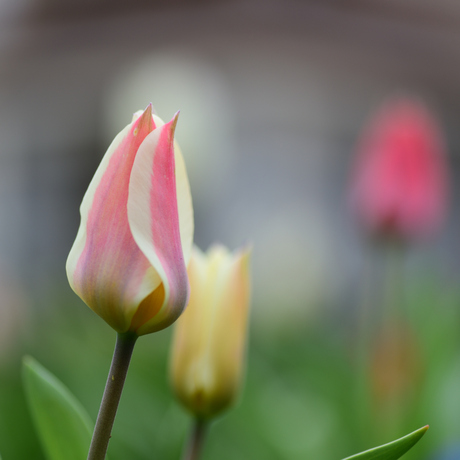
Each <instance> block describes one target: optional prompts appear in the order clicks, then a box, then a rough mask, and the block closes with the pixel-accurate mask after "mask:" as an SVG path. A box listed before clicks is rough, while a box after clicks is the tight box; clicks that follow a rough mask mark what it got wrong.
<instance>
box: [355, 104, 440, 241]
mask: <svg viewBox="0 0 460 460" xmlns="http://www.w3.org/2000/svg"><path fill="white" fill-rule="evenodd" d="M447 195H448V171H447V162H446V155H445V147H444V140H443V136H442V134H441V132H440V129H439V127H438V124H437V122H436V120H435V119H434V117H433V116H432V115H431V114H430V113H429V112H428V110H427V108H426V107H425V106H424V105H423V104H422V103H420V102H419V101H417V100H413V99H409V98H400V99H394V100H390V101H389V102H387V103H386V104H384V106H383V107H382V108H381V109H380V110H379V111H377V113H376V114H375V115H374V116H373V117H372V118H371V120H370V123H369V124H368V126H367V127H366V128H365V129H364V131H363V133H362V134H361V136H360V139H359V141H358V145H357V154H356V157H355V162H354V165H353V170H352V181H351V196H350V198H351V205H352V208H353V211H354V212H355V214H356V215H357V217H358V219H359V220H360V222H361V224H362V225H363V226H364V228H365V229H366V230H367V231H368V232H369V233H371V234H372V235H375V236H381V237H382V236H383V237H394V238H397V239H400V240H404V241H407V240H413V239H419V238H423V237H426V236H428V235H431V234H432V233H433V232H434V231H435V230H437V229H438V228H439V226H440V224H441V223H442V222H443V221H444V218H445V215H446V207H447Z"/></svg>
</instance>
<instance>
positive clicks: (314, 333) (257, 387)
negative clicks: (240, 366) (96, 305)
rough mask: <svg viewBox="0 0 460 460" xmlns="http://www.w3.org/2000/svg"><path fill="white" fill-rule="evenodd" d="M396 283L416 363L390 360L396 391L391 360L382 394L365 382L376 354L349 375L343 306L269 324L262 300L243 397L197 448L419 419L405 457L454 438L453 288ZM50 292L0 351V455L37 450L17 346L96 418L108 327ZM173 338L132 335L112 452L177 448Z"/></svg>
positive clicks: (324, 454) (331, 454)
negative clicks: (419, 431)
mask: <svg viewBox="0 0 460 460" xmlns="http://www.w3.org/2000/svg"><path fill="white" fill-rule="evenodd" d="M405 292H406V293H405V299H404V305H405V308H404V311H405V313H404V315H405V322H406V324H407V325H409V328H410V331H411V332H410V337H411V343H412V348H411V350H413V354H414V357H413V360H414V362H416V363H417V365H416V366H415V368H416V371H414V372H412V370H413V367H412V366H411V365H408V366H407V367H405V368H403V369H399V373H400V374H401V373H402V374H404V373H405V372H406V373H407V374H408V375H406V376H405V377H404V376H403V377H404V378H403V379H402V380H401V375H394V376H393V377H394V385H395V386H397V385H399V384H398V382H401V381H403V382H405V383H404V385H403V389H402V390H401V389H399V390H398V391H396V390H395V393H397V395H396V396H394V398H396V399H395V400H396V403H394V401H393V402H392V400H391V398H392V396H391V395H392V394H393V393H392V391H393V390H392V388H391V385H392V380H391V378H390V377H391V376H392V375H393V374H391V372H390V373H389V374H388V375H389V376H390V377H388V379H386V380H385V381H388V382H389V383H388V385H389V387H388V388H387V389H386V390H385V391H387V393H388V394H389V395H390V396H388V394H387V395H386V396H385V398H387V399H384V402H383V404H382V402H381V401H379V398H380V399H381V398H382V396H381V395H380V396H376V391H375V389H373V386H372V384H371V383H369V382H371V381H372V375H373V374H372V373H373V372H374V373H375V369H374V368H375V366H372V365H371V366H370V367H369V368H368V369H366V372H365V374H366V379H365V380H366V382H367V383H364V384H363V382H358V380H359V378H358V373H357V371H356V368H355V367H354V359H353V347H352V343H353V341H354V336H353V333H352V330H353V328H352V327H351V326H350V325H351V324H352V323H353V321H352V320H350V318H348V316H349V315H350V314H351V313H350V314H349V313H347V312H346V311H345V312H344V311H341V312H340V313H339V312H338V311H337V310H334V309H333V308H331V306H327V305H324V306H319V307H323V308H317V309H316V311H317V312H318V313H317V314H316V315H313V316H308V319H306V320H305V321H304V322H302V321H295V325H291V327H287V326H286V325H284V326H283V327H282V328H279V329H276V328H275V327H273V326H272V327H270V328H267V327H266V325H262V324H263V322H262V321H260V322H259V321H258V320H259V318H260V315H261V314H262V311H263V310H262V308H261V306H256V308H254V312H253V315H252V318H251V333H250V340H249V348H248V367H247V373H246V379H245V385H244V388H243V391H242V394H241V398H240V400H239V402H238V404H237V405H236V406H235V407H234V408H232V409H231V410H229V411H228V412H227V413H226V414H225V415H223V416H222V417H221V418H220V419H219V420H217V421H216V422H215V423H214V424H213V425H212V427H211V429H210V431H209V436H208V439H207V442H206V445H205V449H204V454H203V460H210V459H216V458H218V459H221V460H231V459H240V458H247V459H264V460H271V459H273V460H278V459H284V460H300V459H307V458H315V459H323V460H329V459H331V460H333V459H337V460H338V459H340V458H344V457H346V456H348V455H351V454H353V453H356V452H358V451H362V450H365V449H368V448H370V447H373V446H375V445H379V444H383V443H385V442H388V441H391V440H393V439H395V438H397V437H400V436H402V435H405V434H407V433H409V432H410V431H413V430H414V429H416V428H419V427H420V426H423V425H426V424H429V425H430V430H429V431H428V433H427V434H426V435H425V437H424V439H423V440H422V441H421V442H420V443H419V444H418V445H417V446H416V447H415V448H414V449H413V451H412V452H409V453H408V454H407V455H406V456H405V457H404V458H405V459H407V460H411V459H431V458H438V457H436V456H435V453H436V452H438V451H440V450H441V449H442V448H443V447H445V446H449V445H451V444H453V443H455V442H456V441H458V424H459V421H458V414H459V413H460V392H459V391H458V388H459V382H460V334H459V333H458V331H459V325H460V289H459V288H458V287H457V286H456V285H455V284H454V283H453V282H452V283H450V282H449V280H446V279H441V278H439V277H435V276H433V275H432V274H430V275H428V274H424V275H423V274H422V275H421V274H419V275H417V276H415V277H413V278H412V279H411V281H410V282H409V283H408V285H407V286H406V291H405ZM49 301H50V303H49V305H47V306H46V307H43V308H39V309H38V308H37V309H35V310H34V311H33V316H32V317H31V318H29V327H28V331H27V333H25V334H23V335H22V336H20V337H18V342H17V344H16V346H15V347H14V348H13V351H12V352H11V353H10V354H9V355H8V357H7V358H6V359H4V360H3V362H2V363H1V367H0V390H1V391H0V453H1V455H2V459H3V460H15V459H27V460H42V459H44V456H43V454H42V453H41V449H40V444H39V441H38V439H37V437H36V434H35V432H34V428H33V426H32V422H31V419H30V416H29V413H28V410H27V407H26V402H25V398H24V392H23V390H22V386H21V381H20V366H21V364H20V363H21V357H22V355H23V354H30V355H32V356H33V357H35V358H36V359H37V360H38V361H39V362H40V363H41V364H43V365H44V366H45V367H46V368H47V369H49V370H50V371H51V372H52V373H54V374H55V375H56V376H57V377H58V378H59V379H60V380H62V381H63V382H64V384H65V385H67V386H68V387H69V389H70V390H71V391H72V392H73V393H74V394H75V395H76V396H77V398H78V399H79V400H80V401H81V402H82V404H83V406H84V407H85V408H86V409H87V411H88V412H89V414H90V416H91V417H92V418H93V419H95V418H96V415H97V411H98V407H99V403H100V399H101V397H102V392H103V388H104V384H105V379H106V376H107V372H108V369H109V365H110V359H111V355H112V351H113V346H114V343H115V333H114V332H113V331H112V330H111V329H110V327H108V326H107V325H106V324H105V323H104V322H103V321H102V320H101V319H100V318H98V317H97V316H96V315H95V314H94V313H93V312H91V310H89V309H88V308H87V307H86V306H85V305H84V304H83V303H82V302H81V301H80V299H78V298H77V297H76V296H75V295H73V294H72V293H70V292H68V291H66V292H65V294H56V293H54V294H51V295H50V296H49ZM282 307H283V306H280V308H282ZM306 318H307V317H306ZM170 339H171V330H166V331H163V332H160V333H156V334H152V335H149V336H145V337H142V338H141V339H140V340H139V341H138V343H137V345H136V348H135V351H134V355H133V360H132V365H131V368H130V371H129V374H128V378H127V381H126V386H125V390H124V393H123V396H122V400H121V404H120V407H119V411H118V415H117V419H116V421H115V426H114V430H113V435H112V439H111V441H110V445H109V452H108V455H109V458H110V459H111V460H126V459H128V458H129V459H133V460H137V459H139V460H143V459H145V460H146V459H149V458H161V459H166V460H168V459H171V460H172V459H179V458H180V454H181V451H182V447H183V443H184V440H185V439H186V437H187V431H188V428H189V425H190V417H189V415H188V414H187V413H186V412H185V411H184V410H183V409H182V407H180V406H179V404H178V403H177V402H176V401H175V400H174V398H173V395H172V393H171V390H170V388H169V386H168V377H167V368H168V353H169V344H170ZM368 351H369V354H370V356H373V355H372V353H373V351H372V349H369V350H368ZM390 361H391V359H390ZM372 362H373V361H372V360H371V364H372ZM374 364H375V362H374ZM409 364H410V360H409ZM371 368H372V369H374V371H371ZM357 389H358V390H359V389H362V391H363V392H364V393H362V394H361V393H360V391H358V390H357ZM398 392H399V393H398ZM365 394H367V395H368V396H367V397H366V396H365ZM366 398H367V399H366ZM398 398H399V399H398ZM363 400H367V402H368V403H367V404H363ZM82 460H83V459H82Z"/></svg>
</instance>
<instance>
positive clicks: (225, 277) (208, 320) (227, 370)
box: [170, 246, 250, 419]
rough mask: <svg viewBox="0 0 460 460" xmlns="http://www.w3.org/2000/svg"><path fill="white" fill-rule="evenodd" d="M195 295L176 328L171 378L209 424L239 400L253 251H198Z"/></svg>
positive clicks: (192, 274)
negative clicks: (251, 252)
mask: <svg viewBox="0 0 460 460" xmlns="http://www.w3.org/2000/svg"><path fill="white" fill-rule="evenodd" d="M188 274H189V279H190V286H191V294H190V302H189V305H188V306H187V310H186V311H185V312H184V314H183V315H182V316H181V317H180V318H179V320H178V321H177V322H176V324H175V327H174V338H173V345H172V353H171V363H170V364H171V366H170V376H171V383H172V387H173V389H174V391H175V393H176V395H177V397H178V398H179V400H180V401H181V402H182V403H183V404H184V406H185V407H186V408H187V409H189V410H190V411H191V412H192V414H194V415H195V417H197V418H198V419H209V418H211V417H214V416H215V415H217V414H218V413H219V412H221V411H223V410H224V409H226V408H227V407H228V406H230V405H231V404H232V403H233V402H234V401H235V399H236V396H237V394H238V390H239V388H240V386H241V379H242V373H243V370H244V355H245V343H246V335H247V333H246V329H247V320H248V311H249V290H250V281H249V252H248V251H246V250H241V251H238V252H235V253H230V252H229V251H228V250H227V249H226V248H224V247H221V246H215V247H212V248H211V249H209V251H208V253H207V254H203V253H202V252H201V251H200V250H199V249H197V248H194V250H193V255H192V260H191V262H190V265H189V268H188Z"/></svg>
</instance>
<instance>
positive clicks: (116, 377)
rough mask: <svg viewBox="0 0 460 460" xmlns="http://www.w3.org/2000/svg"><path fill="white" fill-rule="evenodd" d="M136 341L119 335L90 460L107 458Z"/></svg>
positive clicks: (90, 451) (132, 335) (127, 336)
mask: <svg viewBox="0 0 460 460" xmlns="http://www.w3.org/2000/svg"><path fill="white" fill-rule="evenodd" d="M136 339H137V335H135V334H129V333H126V334H118V335H117V342H116V344H115V350H114V352H113V358H112V365H111V366H110V371H109V376H108V377H107V383H106V385H105V390H104V396H103V397H102V402H101V407H100V408H99V414H98V415H97V421H96V426H95V428H94V432H93V439H92V440H91V446H90V448H89V453H88V460H104V458H105V455H106V452H107V447H108V445H109V440H110V434H111V433H112V426H113V422H114V420H115V415H116V414H117V409H118V403H119V402H120V397H121V392H122V391H123V385H124V383H125V379H126V374H127V373H128V367H129V363H130V361H131V355H132V353H133V349H134V345H135V343H136Z"/></svg>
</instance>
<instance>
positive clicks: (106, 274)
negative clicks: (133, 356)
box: [66, 105, 193, 335]
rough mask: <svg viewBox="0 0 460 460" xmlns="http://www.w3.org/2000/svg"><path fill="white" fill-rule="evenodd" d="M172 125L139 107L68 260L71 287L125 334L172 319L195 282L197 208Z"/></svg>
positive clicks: (112, 150) (96, 186)
mask: <svg viewBox="0 0 460 460" xmlns="http://www.w3.org/2000/svg"><path fill="white" fill-rule="evenodd" d="M176 123H177V114H176V115H175V116H174V118H173V119H172V120H171V121H170V122H169V123H166V124H165V123H164V122H163V121H162V120H161V119H160V118H158V117H157V116H156V115H152V106H151V105H149V106H148V107H147V109H146V110H145V111H144V112H143V113H142V112H137V113H136V114H135V115H134V117H133V121H132V122H131V123H130V124H129V125H128V126H127V127H126V128H125V129H123V131H121V132H120V133H119V134H118V135H117V136H116V137H115V139H114V141H113V142H112V144H111V145H110V147H109V149H108V150H107V152H106V154H105V155H104V157H103V159H102V161H101V163H100V165H99V167H98V169H97V171H96V173H95V175H94V177H93V179H92V181H91V183H90V184H89V187H88V190H87V191H86V194H85V196H84V197H83V201H82V204H81V207H80V214H81V223H80V228H79V230H78V234H77V237H76V240H75V242H74V244H73V246H72V249H71V251H70V254H69V257H68V259H67V265H66V269H67V276H68V278H69V282H70V285H71V287H72V289H73V290H74V291H75V292H76V293H77V294H78V295H79V296H80V297H81V298H82V299H83V300H84V302H85V303H86V304H87V305H88V306H89V307H90V308H91V309H92V310H93V311H94V312H96V313H97V314H98V315H99V316H101V317H102V318H103V319H104V320H105V321H106V322H107V323H108V324H109V325H110V326H112V328H113V329H115V330H116V331H117V332H119V333H125V332H132V333H135V334H137V335H144V334H148V333H150V332H154V331H158V330H160V329H163V328H165V327H167V326H169V325H170V324H171V323H173V322H174V321H175V320H176V319H177V318H178V317H179V315H180V314H181V313H182V311H183V310H184V308H185V306H186V304H187V300H188V296H189V284H188V278H187V270H186V265H187V263H188V261H189V259H190V256H191V249H192V239H193V209H192V201H191V196H190V190H189V184H188V178H187V173H186V170H185V165H184V160H183V158H182V155H181V152H180V150H179V147H178V146H177V144H175V142H174V130H175V127H176Z"/></svg>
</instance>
